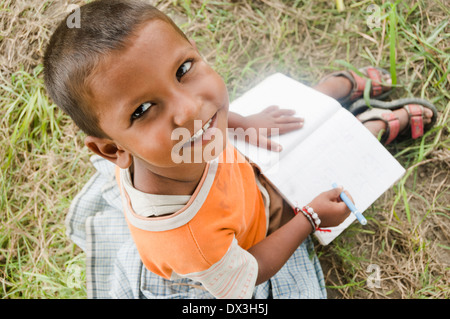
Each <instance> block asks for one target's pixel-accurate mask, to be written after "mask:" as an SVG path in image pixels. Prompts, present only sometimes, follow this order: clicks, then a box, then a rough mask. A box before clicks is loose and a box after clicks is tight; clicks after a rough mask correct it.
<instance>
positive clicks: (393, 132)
mask: <svg viewBox="0 0 450 319" xmlns="http://www.w3.org/2000/svg"><path fill="white" fill-rule="evenodd" d="M365 103H366V101H364V100H359V101H357V102H355V103H354V104H353V105H352V106H351V107H350V111H351V112H352V113H353V114H354V115H357V114H359V115H357V117H358V119H359V120H360V121H361V122H362V123H365V122H368V121H373V120H382V121H384V122H385V123H386V131H385V132H384V134H383V135H382V137H381V140H380V142H381V143H383V144H384V145H388V144H389V143H391V142H392V141H393V140H394V139H395V138H396V137H397V136H399V135H406V136H408V135H409V134H407V132H408V131H409V130H410V131H411V134H410V135H409V136H411V138H412V139H416V138H419V137H421V136H423V134H424V132H425V130H427V129H429V128H430V127H432V126H433V125H434V123H435V122H436V119H437V109H436V107H435V106H434V105H433V104H431V103H430V102H428V101H427V100H423V99H418V98H404V99H398V100H395V101H390V102H382V101H377V100H369V103H370V105H371V106H372V108H370V109H368V106H367V105H366V104H365ZM402 107H403V108H404V109H405V110H406V112H408V115H409V122H408V123H409V124H408V125H407V126H406V127H405V129H404V130H402V131H400V121H399V119H398V118H397V117H396V116H395V115H394V113H393V112H392V110H396V109H400V108H402ZM425 107H426V108H428V109H430V110H431V111H432V112H433V116H432V118H431V122H430V123H429V124H427V125H424V123H423V114H424V112H423V110H424V108H425ZM362 110H366V111H363V112H362V113H361V111H362Z"/></svg>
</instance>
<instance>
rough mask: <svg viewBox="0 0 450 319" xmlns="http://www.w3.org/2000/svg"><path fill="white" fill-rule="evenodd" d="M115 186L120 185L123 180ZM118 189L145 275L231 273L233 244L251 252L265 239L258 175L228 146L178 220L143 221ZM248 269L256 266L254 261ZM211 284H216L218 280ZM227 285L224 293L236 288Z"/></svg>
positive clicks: (171, 217)
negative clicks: (226, 268)
mask: <svg viewBox="0 0 450 319" xmlns="http://www.w3.org/2000/svg"><path fill="white" fill-rule="evenodd" d="M117 180H118V181H119V185H120V174H119V175H118V178H117ZM120 189H121V192H122V195H123V196H122V198H123V199H124V207H125V216H126V219H127V222H128V225H129V228H130V231H131V234H132V237H133V239H134V241H135V243H136V247H137V249H138V252H139V254H140V257H141V259H142V262H143V263H144V265H145V266H146V268H147V269H149V270H150V271H152V272H153V273H155V274H157V275H160V276H162V277H164V278H167V279H170V278H176V277H177V275H179V276H184V277H190V278H192V276H190V274H197V275H198V274H204V273H207V272H208V271H210V270H211V269H212V268H219V267H222V268H224V267H225V264H226V266H227V267H228V268H230V269H231V268H232V266H230V265H229V264H230V263H231V264H235V263H236V262H235V261H233V260H232V259H233V258H231V257H230V256H228V257H227V258H225V257H224V256H226V255H227V254H228V253H229V252H230V249H231V248H230V247H232V246H233V245H232V244H233V243H236V242H237V245H238V246H239V247H240V248H242V249H244V250H247V249H248V248H250V247H252V246H253V245H255V244H256V243H258V242H259V241H261V240H262V239H263V238H264V237H265V236H266V212H265V207H264V202H263V198H262V195H261V193H260V191H259V189H258V186H257V184H256V180H255V173H254V171H253V168H252V166H251V165H250V164H249V163H248V162H247V161H246V160H245V158H244V157H243V156H242V155H241V154H240V153H239V152H238V151H237V150H236V149H235V148H234V147H233V146H232V145H231V144H230V143H228V145H227V148H226V150H225V151H224V152H223V153H222V154H221V155H220V156H219V157H218V158H217V159H216V160H215V161H212V162H210V163H208V164H207V167H206V169H205V172H204V174H203V176H202V179H201V181H200V183H199V185H198V186H197V188H196V190H195V192H194V194H193V195H192V196H191V198H190V200H189V202H188V203H187V204H186V205H185V206H184V207H183V208H182V209H181V210H179V211H177V212H176V213H174V214H171V215H168V216H160V217H149V218H146V217H142V216H139V215H137V214H136V213H135V212H134V211H133V207H132V203H131V202H130V198H129V196H128V194H127V193H126V191H125V189H124V187H122V185H120ZM233 249H234V250H236V249H235V248H233ZM248 255H250V254H248ZM234 256H236V254H235V255H234ZM251 258H253V257H249V259H251ZM246 262H247V261H242V263H244V264H245V263H246ZM248 263H250V264H253V266H254V264H255V260H253V261H248ZM256 266H257V264H256ZM239 267H241V266H239ZM253 268H254V267H253ZM224 269H225V268H224ZM236 271H237V272H241V270H236ZM255 271H256V273H255ZM248 276H250V275H248ZM251 276H252V280H250V281H254V280H256V276H257V268H256V269H253V270H252V274H251ZM194 277H195V276H194ZM216 277H217V276H216ZM219 277H220V275H219ZM225 277H226V276H225ZM195 278H196V279H198V277H195ZM211 280H212V281H214V282H215V283H216V284H217V281H218V280H219V279H218V278H215V279H214V278H212V279H211V278H210V281H211ZM229 280H231V279H228V280H226V282H224V283H223V285H224V287H225V286H227V285H228V286H230V285H231V286H233V284H232V283H230V282H228V281H229ZM240 280H242V279H240ZM204 284H205V283H204ZM253 284H254V282H253ZM205 286H207V284H206V285H205ZM250 286H251V284H250ZM206 288H207V289H208V287H206ZM214 289H216V290H217V289H218V288H214ZM214 289H213V290H214ZM230 289H232V287H231V288H230ZM225 295H226V296H230V295H229V294H228V295H227V294H225ZM231 296H234V295H233V294H231ZM247 296H248V295H247Z"/></svg>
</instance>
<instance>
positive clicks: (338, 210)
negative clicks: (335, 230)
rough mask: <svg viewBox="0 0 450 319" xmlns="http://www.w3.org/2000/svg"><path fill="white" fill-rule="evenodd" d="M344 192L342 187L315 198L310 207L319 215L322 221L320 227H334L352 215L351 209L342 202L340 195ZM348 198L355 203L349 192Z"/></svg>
mask: <svg viewBox="0 0 450 319" xmlns="http://www.w3.org/2000/svg"><path fill="white" fill-rule="evenodd" d="M342 191H343V188H342V187H337V188H334V189H332V190H329V191H326V192H323V193H321V194H319V196H317V197H315V198H314V199H313V200H312V201H311V203H310V204H309V206H311V207H312V208H313V209H314V212H316V213H317V215H319V218H320V220H321V223H320V227H333V226H337V225H339V224H340V223H342V222H343V221H344V220H345V219H346V218H347V217H348V215H349V214H350V209H349V208H348V207H347V205H346V204H345V203H344V202H343V201H342V199H341V197H340V196H339V194H340V193H341V192H342ZM345 193H346V194H347V196H348V197H349V198H350V199H351V200H352V201H353V199H352V197H351V196H350V194H349V193H348V192H346V191H345Z"/></svg>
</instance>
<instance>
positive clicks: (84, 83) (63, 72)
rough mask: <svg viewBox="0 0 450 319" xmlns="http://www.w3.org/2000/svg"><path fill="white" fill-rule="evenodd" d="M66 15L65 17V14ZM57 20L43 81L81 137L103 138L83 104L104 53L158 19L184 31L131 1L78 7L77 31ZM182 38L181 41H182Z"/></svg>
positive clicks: (143, 3) (142, 3)
mask: <svg viewBox="0 0 450 319" xmlns="http://www.w3.org/2000/svg"><path fill="white" fill-rule="evenodd" d="M69 15H70V14H69ZM69 15H68V16H67V17H66V18H65V19H64V20H63V21H61V23H60V24H59V26H58V27H57V28H56V30H55V32H54V33H53V35H52V36H51V38H50V42H49V44H48V46H47V49H46V52H45V55H44V82H45V85H46V88H47V91H48V94H49V95H50V97H51V98H52V99H53V101H54V102H55V103H56V105H58V106H59V107H60V108H61V109H62V110H63V111H64V112H65V113H67V114H68V115H69V116H70V117H71V118H72V120H73V121H74V122H75V124H76V125H77V126H78V127H79V128H80V129H81V130H82V131H84V132H85V133H86V134H87V135H91V136H95V137H102V138H108V136H107V135H106V134H105V133H104V132H103V130H102V129H101V128H100V127H99V124H98V118H97V115H96V114H95V112H93V111H92V110H91V109H90V107H89V105H88V102H87V100H88V99H87V97H88V96H89V92H90V88H89V85H88V80H89V75H91V74H92V72H93V71H94V69H95V67H96V65H97V64H98V63H99V62H100V61H101V58H102V57H104V56H105V55H106V54H108V53H111V52H112V51H115V50H121V49H124V48H125V47H126V45H127V40H129V39H130V36H132V35H133V32H135V31H136V30H137V29H138V27H140V26H142V25H143V24H144V23H146V22H148V21H151V20H154V19H158V20H162V21H165V22H167V23H169V24H170V25H172V26H173V27H174V29H175V30H176V31H177V32H179V33H180V34H181V35H182V36H183V37H184V38H186V36H185V35H184V33H183V32H182V31H181V30H180V29H179V28H178V27H177V26H176V25H175V24H174V23H173V21H172V20H171V19H170V18H169V17H168V16H166V15H165V14H164V13H162V12H161V11H159V10H158V9H156V8H155V7H153V6H152V5H150V4H148V3H147V2H146V1H137V0H98V1H94V2H91V3H88V4H86V5H84V6H82V7H81V8H80V14H79V17H80V21H79V28H78V27H69V26H68V24H67V22H66V21H67V18H68V17H69ZM186 40H187V38H186Z"/></svg>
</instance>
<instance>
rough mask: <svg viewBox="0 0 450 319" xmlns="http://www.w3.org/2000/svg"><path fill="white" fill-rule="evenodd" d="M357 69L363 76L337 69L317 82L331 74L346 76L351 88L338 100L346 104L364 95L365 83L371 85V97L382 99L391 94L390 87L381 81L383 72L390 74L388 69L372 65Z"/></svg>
mask: <svg viewBox="0 0 450 319" xmlns="http://www.w3.org/2000/svg"><path fill="white" fill-rule="evenodd" d="M359 71H360V72H361V73H362V74H363V75H364V76H365V77H361V76H360V75H358V74H357V73H356V72H354V71H352V70H348V71H338V72H333V73H331V74H329V75H327V76H325V77H324V78H323V79H322V80H321V81H320V82H319V83H322V82H324V81H325V80H327V79H329V78H330V77H332V76H343V77H345V78H347V79H348V80H349V81H350V82H351V83H352V90H351V91H350V93H349V94H348V95H347V96H346V97H344V98H342V99H339V100H338V101H339V103H341V104H342V105H348V104H349V103H352V102H354V101H356V100H358V99H360V98H361V97H362V96H363V95H364V90H365V88H366V84H367V83H369V84H370V85H371V89H370V97H372V98H377V99H380V100H382V99H384V98H386V97H387V96H388V95H389V94H391V92H392V88H391V87H390V86H388V85H387V84H386V83H385V82H384V81H383V74H390V73H389V72H388V71H386V70H385V69H382V68H378V67H372V66H368V67H365V68H362V69H359ZM369 81H370V82H369ZM383 84H386V85H383ZM386 88H389V90H386Z"/></svg>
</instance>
